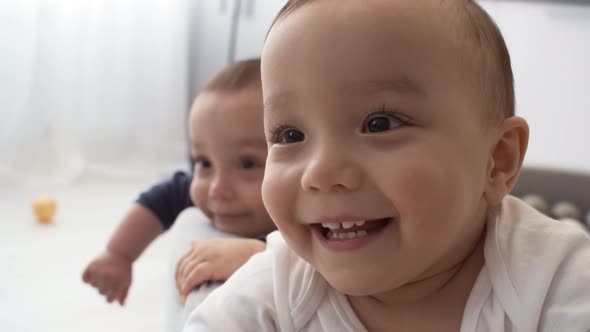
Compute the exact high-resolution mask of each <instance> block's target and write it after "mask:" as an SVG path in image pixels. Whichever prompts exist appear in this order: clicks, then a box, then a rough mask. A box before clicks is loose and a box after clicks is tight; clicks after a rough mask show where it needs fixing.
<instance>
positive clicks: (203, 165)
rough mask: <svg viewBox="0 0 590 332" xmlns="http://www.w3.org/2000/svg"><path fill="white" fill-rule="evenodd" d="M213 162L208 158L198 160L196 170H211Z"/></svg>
mask: <svg viewBox="0 0 590 332" xmlns="http://www.w3.org/2000/svg"><path fill="white" fill-rule="evenodd" d="M210 167H211V162H210V161H209V160H207V159H206V158H202V157H201V158H196V159H195V168H210Z"/></svg>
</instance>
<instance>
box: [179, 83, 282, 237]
mask: <svg viewBox="0 0 590 332" xmlns="http://www.w3.org/2000/svg"><path fill="white" fill-rule="evenodd" d="M189 132H190V139H191V155H192V158H193V160H194V162H195V169H194V177H193V182H192V183H191V189H190V191H191V192H190V194H191V199H192V200H193V202H194V203H195V205H196V206H198V207H199V208H200V209H201V210H203V212H204V213H205V214H206V215H207V216H208V217H209V218H210V219H211V221H212V223H213V225H214V226H215V228H217V229H219V230H221V231H224V232H228V233H233V234H238V235H241V236H249V237H250V236H256V235H260V234H265V233H268V232H270V231H271V230H273V229H274V224H273V223H272V221H271V219H270V217H269V216H268V213H267V212H266V209H265V208H264V206H263V204H262V197H261V195H260V187H261V184H262V178H263V174H264V164H265V161H266V151H267V148H266V142H265V139H264V128H263V120H262V99H261V95H260V91H259V90H257V89H255V88H252V89H248V90H244V91H241V92H237V93H224V94H220V93H215V92H205V93H202V94H200V95H199V96H198V97H197V98H196V99H195V102H194V104H193V107H192V110H191V114H190V120H189Z"/></svg>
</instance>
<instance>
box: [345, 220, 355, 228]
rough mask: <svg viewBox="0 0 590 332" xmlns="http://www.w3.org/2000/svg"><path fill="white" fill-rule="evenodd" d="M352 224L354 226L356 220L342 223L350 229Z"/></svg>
mask: <svg viewBox="0 0 590 332" xmlns="http://www.w3.org/2000/svg"><path fill="white" fill-rule="evenodd" d="M352 226H354V221H345V222H343V223H342V227H344V228H346V229H349V228H351V227H352Z"/></svg>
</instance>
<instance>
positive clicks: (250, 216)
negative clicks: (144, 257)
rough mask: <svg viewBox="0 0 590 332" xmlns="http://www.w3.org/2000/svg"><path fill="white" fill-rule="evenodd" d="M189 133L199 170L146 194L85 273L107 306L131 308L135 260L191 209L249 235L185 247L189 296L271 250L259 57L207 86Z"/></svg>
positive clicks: (183, 278) (182, 270)
mask: <svg viewBox="0 0 590 332" xmlns="http://www.w3.org/2000/svg"><path fill="white" fill-rule="evenodd" d="M189 134H190V143H191V156H192V159H193V164H194V170H193V173H192V174H187V173H184V172H177V173H176V174H175V175H174V176H173V178H172V179H170V180H167V181H165V182H162V183H159V184H157V185H155V186H153V187H152V188H151V189H150V190H149V191H146V192H144V193H142V194H141V195H140V197H139V199H138V200H137V202H136V203H135V204H134V205H133V206H132V207H131V209H130V210H129V211H128V213H127V215H126V216H125V217H124V218H123V220H122V222H121V223H120V225H119V226H118V228H117V229H116V230H115V232H114V233H113V235H112V236H111V238H110V240H109V242H108V244H107V247H106V250H105V252H104V253H102V254H100V255H99V256H97V257H96V258H95V259H93V260H92V261H91V262H90V263H89V265H88V266H87V267H86V269H85V271H84V273H83V280H84V281H85V282H87V283H89V284H90V285H92V286H93V287H95V288H97V289H98V291H99V292H100V293H101V294H102V295H104V296H105V297H106V299H107V301H108V302H112V301H114V300H117V301H118V302H119V303H120V304H121V305H122V304H124V302H125V299H126V297H127V293H128V290H129V287H130V285H131V279H132V265H133V262H135V260H136V259H137V258H138V257H139V256H140V254H141V253H142V252H143V250H144V249H145V248H146V247H147V246H148V245H149V244H150V243H151V242H152V241H153V240H154V239H155V238H156V237H157V236H159V235H160V234H162V233H163V232H165V231H166V230H168V229H169V228H170V227H172V225H173V224H174V221H175V220H176V218H177V217H178V215H179V214H180V213H181V212H182V211H183V210H185V209H186V208H188V207H191V206H193V205H194V206H196V207H198V208H199V209H200V210H201V211H202V212H203V213H204V214H205V215H206V216H207V218H208V219H209V221H210V222H211V225H212V226H213V227H214V228H215V229H217V230H219V231H221V232H225V233H228V234H233V235H237V236H241V237H244V238H243V239H196V240H194V241H193V242H192V243H191V244H190V247H188V248H185V249H187V252H186V253H185V254H184V255H183V256H182V258H181V259H180V261H179V263H178V266H177V269H176V284H177V288H178V291H179V293H180V296H181V297H182V298H184V297H186V296H187V294H188V293H189V292H190V291H191V290H192V289H193V288H194V287H196V286H198V285H199V284H201V283H202V282H205V281H224V280H226V279H227V278H228V277H229V276H230V275H231V274H232V273H233V272H234V271H235V270H237V269H238V268H239V267H240V266H241V265H242V264H243V263H244V262H245V261H246V260H248V259H249V258H250V256H252V255H253V254H255V253H257V252H259V251H262V250H263V249H264V247H265V243H264V238H265V236H266V234H268V233H269V232H271V231H272V230H274V229H275V226H274V224H273V223H272V221H271V219H270V217H269V216H268V213H267V212H266V210H265V208H264V206H263V203H262V198H261V195H260V188H261V184H262V178H263V173H264V165H265V160H266V154H267V148H266V140H265V137H264V129H263V119H262V91H261V82H260V60H259V59H254V60H247V61H241V62H237V63H235V64H232V65H230V66H228V67H227V68H225V69H224V70H222V71H221V72H220V73H218V74H217V75H216V76H214V77H213V78H212V79H211V80H210V81H209V82H208V83H206V84H205V86H204V87H203V88H202V89H201V90H200V91H199V93H198V94H197V96H196V97H195V99H194V102H193V105H192V108H191V112H190V115H189ZM197 219H198V218H197ZM194 222H202V220H195V221H194ZM183 231H184V230H180V232H183ZM200 235H201V236H204V235H203V234H198V233H197V234H190V236H191V237H194V238H199V236H200ZM182 245H187V246H188V245H189V244H188V243H182Z"/></svg>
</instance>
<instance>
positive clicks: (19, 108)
mask: <svg viewBox="0 0 590 332" xmlns="http://www.w3.org/2000/svg"><path fill="white" fill-rule="evenodd" d="M285 2H286V1H285V0H166V1H163V0H142V1H138V0H118V1H114V0H85V1H78V0H18V1H17V0H0V226H1V229H0V331H38V330H41V329H43V331H114V332H117V331H135V330H141V331H148V332H149V331H165V330H167V328H168V326H169V324H168V322H167V321H166V317H167V310H169V303H167V301H168V300H167V292H169V287H171V286H170V283H171V280H170V276H169V273H170V272H169V270H170V269H171V268H170V266H169V262H168V256H167V250H168V245H167V242H166V237H165V236H164V237H162V238H161V239H159V240H157V241H156V243H155V244H154V245H152V246H151V247H150V248H149V249H148V250H147V251H146V252H145V253H144V255H143V257H142V258H141V259H140V260H139V261H138V263H137V264H136V267H135V270H134V283H133V285H132V288H131V291H130V295H129V300H128V303H127V305H126V307H125V308H120V307H119V306H117V305H109V304H106V303H105V301H104V300H103V299H102V297H100V296H99V295H98V294H97V293H96V292H95V291H94V290H93V289H91V288H90V287H87V286H85V285H84V284H82V282H81V280H80V274H81V272H82V269H83V268H84V266H85V264H86V263H87V262H88V260H89V259H91V258H92V257H93V256H94V255H96V254H98V253H99V252H100V251H101V250H102V249H103V248H104V246H105V244H106V241H107V239H108V236H109V235H110V233H111V231H112V230H113V228H114V227H115V225H116V224H117V223H118V221H119V220H120V218H121V217H122V214H123V213H124V212H125V211H126V209H127V208H128V207H129V205H130V204H131V202H133V200H134V199H135V198H136V196H137V194H138V193H139V192H140V191H141V190H143V189H146V188H147V186H148V185H150V184H151V183H153V182H154V181H157V180H160V179H162V178H163V177H166V176H169V175H170V174H172V172H173V171H174V170H177V169H188V147H187V144H186V141H187V132H186V115H187V112H188V107H189V105H190V102H191V99H192V96H193V95H194V93H195V92H196V91H197V90H198V88H199V86H200V85H201V84H203V83H204V81H205V80H206V79H207V78H209V77H210V76H211V75H212V74H213V73H215V72H217V71H218V70H219V69H221V68H222V67H224V66H225V65H226V64H228V63H230V62H233V61H235V60H239V59H245V58H250V57H253V56H258V55H260V52H261V49H262V45H263V41H264V37H265V34H266V31H267V29H268V27H269V25H270V23H271V22H272V20H273V18H274V16H275V14H276V13H277V12H278V10H279V9H280V8H281V7H282V5H283V4H284V3H285ZM480 2H481V4H482V5H483V6H484V7H485V8H486V9H487V10H488V11H489V12H490V14H491V15H492V16H493V17H494V19H495V20H496V22H497V23H498V25H499V26H500V28H501V30H502V31H503V33H504V36H505V38H506V41H507V44H508V48H509V50H510V52H511V55H512V61H513V68H514V74H515V79H516V97H517V112H518V114H519V115H521V116H523V117H525V118H526V119H527V120H528V121H529V124H530V126H531V141H530V146H529V152H528V155H527V159H526V165H527V166H535V167H545V168H556V169H564V170H571V171H575V172H582V173H590V153H589V152H588V148H587V146H588V142H589V141H590V140H589V138H588V135H590V130H589V128H590V127H589V126H590V98H588V94H589V92H588V87H589V86H590V61H589V59H590V2H589V1H510V0H496V1H493V0H482V1H480ZM40 194H48V195H51V196H52V197H53V198H54V199H55V200H56V201H57V204H58V210H57V214H56V216H55V218H54V220H53V221H52V222H51V223H50V224H40V223H38V222H36V221H35V218H34V217H33V214H32V210H31V204H32V201H33V200H34V199H35V197H37V196H38V195H40Z"/></svg>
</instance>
